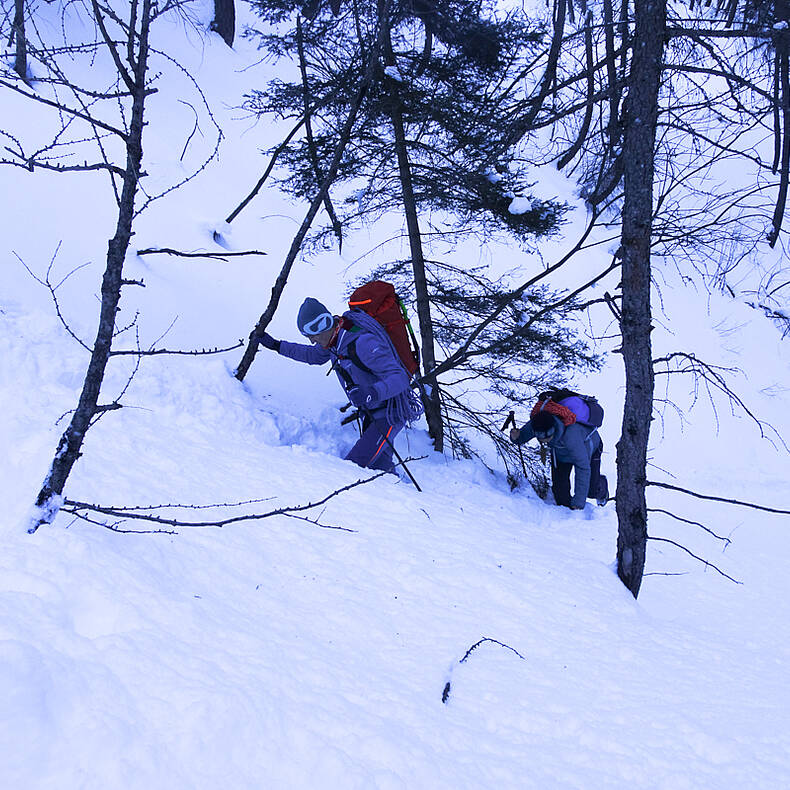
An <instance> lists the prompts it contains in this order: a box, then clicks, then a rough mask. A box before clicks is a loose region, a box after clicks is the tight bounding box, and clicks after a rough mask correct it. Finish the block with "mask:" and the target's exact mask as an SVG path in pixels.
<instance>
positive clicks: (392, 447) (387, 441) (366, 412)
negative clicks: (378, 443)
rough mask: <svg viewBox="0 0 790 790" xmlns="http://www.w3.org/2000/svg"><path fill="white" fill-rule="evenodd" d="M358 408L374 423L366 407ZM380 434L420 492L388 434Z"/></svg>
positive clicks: (420, 490) (417, 484)
mask: <svg viewBox="0 0 790 790" xmlns="http://www.w3.org/2000/svg"><path fill="white" fill-rule="evenodd" d="M359 410H360V411H361V412H362V413H363V414H364V415H365V416H366V417H368V418H369V419H370V421H371V424H373V425H375V424H376V420H375V419H374V417H373V415H372V414H371V413H370V411H369V410H368V409H366V408H365V407H364V406H360V407H359ZM381 435H382V437H383V438H384V441H385V442H386V443H387V444H388V445H389V448H390V450H392V454H393V455H394V456H395V457H396V458H397V459H398V463H399V464H400V465H401V466H402V467H403V468H404V470H405V471H406V474H407V475H408V476H409V480H411V481H412V483H414V487H415V488H416V489H417V490H418V491H419V492H420V493H422V489H421V488H420V486H419V483H417V481H416V480H415V479H414V475H413V474H412V473H411V472H410V471H409V467H408V466H406V462H405V461H404V460H403V459H402V458H401V457H400V453H399V452H398V451H397V450H396V449H395V445H394V444H393V443H392V442H391V441H390V438H389V436H386V435H385V434H383V433H382V434H381Z"/></svg>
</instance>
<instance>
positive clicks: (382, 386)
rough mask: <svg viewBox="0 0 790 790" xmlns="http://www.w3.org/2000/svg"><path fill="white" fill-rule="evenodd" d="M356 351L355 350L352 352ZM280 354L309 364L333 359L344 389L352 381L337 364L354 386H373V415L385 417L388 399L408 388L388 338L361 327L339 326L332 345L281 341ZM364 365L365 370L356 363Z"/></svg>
mask: <svg viewBox="0 0 790 790" xmlns="http://www.w3.org/2000/svg"><path fill="white" fill-rule="evenodd" d="M354 352H356V353H354ZM280 354H282V355H283V356H284V357H288V358H289V359H294V360H296V361H297V362H306V363H307V364H308V365H324V364H325V363H327V362H332V363H333V365H334V366H335V372H336V373H337V377H338V379H339V381H340V384H341V386H342V387H343V389H344V390H345V391H346V392H348V391H349V389H351V385H349V383H348V382H347V381H346V378H345V376H344V375H343V373H341V372H340V370H338V368H340V369H341V370H342V371H344V372H345V374H346V376H348V377H349V379H350V380H351V382H352V383H353V385H354V386H357V387H361V388H373V390H374V391H375V392H376V394H377V395H378V399H377V400H374V401H373V403H372V408H371V410H370V411H371V414H372V416H373V417H375V418H383V417H386V413H387V401H388V400H389V399H390V398H394V397H395V396H397V395H400V394H401V393H402V392H405V391H407V390H409V376H408V374H407V373H406V370H405V369H404V367H403V365H402V364H401V361H400V360H399V359H398V357H397V356H396V352H395V350H394V349H393V348H392V345H391V344H390V343H389V342H386V343H385V341H384V340H383V339H381V338H379V337H377V336H376V335H374V334H373V333H372V332H366V331H363V330H361V329H360V328H359V327H358V326H353V327H352V328H351V329H342V328H341V330H340V332H339V333H338V336H337V341H336V342H335V344H334V345H333V346H332V348H330V349H327V348H321V346H319V345H313V344H310V345H307V344H305V343H289V342H288V341H287V340H282V341H281V342H280ZM355 357H356V360H358V361H359V362H361V363H362V365H364V367H365V368H367V370H365V369H363V368H362V367H360V366H359V365H358V364H356V361H355Z"/></svg>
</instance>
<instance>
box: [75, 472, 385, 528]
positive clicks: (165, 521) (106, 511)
mask: <svg viewBox="0 0 790 790" xmlns="http://www.w3.org/2000/svg"><path fill="white" fill-rule="evenodd" d="M385 474H387V472H379V473H378V474H375V475H373V476H371V477H367V478H361V479H359V480H356V481H355V482H353V483H349V484H348V485H346V486H343V487H342V488H338V489H336V490H335V491H332V492H331V493H330V494H327V495H326V496H325V497H323V498H321V499H319V500H318V501H317V502H308V503H307V504H306V505H290V506H287V507H281V508H276V509H275V510H270V511H268V512H266V513H250V514H246V515H242V516H231V517H230V518H225V519H219V520H217V521H181V520H179V519H175V518H164V517H162V516H154V515H151V514H150V513H141V512H133V511H130V510H129V509H126V508H117V507H113V506H110V505H95V504H92V503H90V502H76V501H74V500H71V499H66V500H65V501H64V502H63V506H62V507H61V510H64V511H65V512H67V513H72V514H73V515H75V516H80V513H81V511H89V512H92V513H101V514H102V515H105V516H113V517H115V518H120V519H133V520H139V521H150V522H152V523H154V524H161V525H162V526H167V527H180V528H196V527H220V528H221V527H225V526H227V525H229V524H238V523H240V522H243V521H260V520H262V519H265V518H271V517H272V516H293V515H294V514H297V513H302V512H304V511H307V510H312V509H314V508H317V507H320V506H321V505H323V504H325V503H326V502H328V501H329V500H330V499H334V498H335V497H337V496H339V495H340V494H342V493H344V492H346V491H350V490H351V489H352V488H356V487H357V486H361V485H365V484H366V483H371V482H372V481H373V480H376V479H377V478H379V477H382V475H385ZM321 526H323V525H321ZM324 528H326V529H338V530H342V531H344V532H356V530H353V529H349V528H348V527H324Z"/></svg>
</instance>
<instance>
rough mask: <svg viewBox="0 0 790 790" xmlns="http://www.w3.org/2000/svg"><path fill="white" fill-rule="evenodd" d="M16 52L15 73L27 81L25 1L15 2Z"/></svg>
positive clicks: (15, 0) (13, 27) (14, 32)
mask: <svg viewBox="0 0 790 790" xmlns="http://www.w3.org/2000/svg"><path fill="white" fill-rule="evenodd" d="M11 29H12V31H13V36H14V43H15V45H16V51H15V55H14V71H15V72H16V73H17V74H18V75H19V76H20V77H21V78H22V79H23V80H24V81H25V82H27V81H28V78H27V39H26V38H25V0H14V23H13V26H12V28H11Z"/></svg>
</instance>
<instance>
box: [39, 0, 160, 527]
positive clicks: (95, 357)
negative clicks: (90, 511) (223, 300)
mask: <svg viewBox="0 0 790 790" xmlns="http://www.w3.org/2000/svg"><path fill="white" fill-rule="evenodd" d="M150 18H151V0H143V11H142V18H141V24H140V32H139V39H138V41H139V43H138V52H137V58H136V61H135V63H134V64H130V65H133V67H134V92H133V100H132V112H131V119H130V124H129V133H128V136H127V138H126V171H125V174H124V178H123V187H122V191H121V198H120V202H119V210H118V222H117V225H116V229H115V235H114V236H113V237H112V238H111V239H110V241H109V244H108V246H107V265H106V267H105V270H104V277H103V279H102V286H101V309H100V313H99V328H98V331H97V334H96V340H95V342H94V344H93V351H92V352H91V358H90V362H89V363H88V370H87V372H86V374H85V380H84V382H83V385H82V393H81V394H80V399H79V403H78V404H77V408H76V410H75V412H74V415H73V416H72V418H71V422H70V423H69V426H68V428H66V430H65V432H64V433H63V436H61V438H60V442H59V444H58V448H57V450H56V452H55V458H54V460H53V462H52V466H51V467H50V470H49V473H48V474H47V477H46V479H45V480H44V484H43V485H42V487H41V491H39V494H38V497H37V498H36V505H37V506H38V508H40V510H39V513H38V521H37V523H35V524H34V525H32V526H31V529H30V531H31V532H34V531H35V530H36V529H38V527H40V526H41V525H42V524H48V523H51V522H52V521H53V519H54V518H55V516H56V515H57V513H58V510H59V508H60V497H61V495H62V493H63V488H64V486H65V484H66V480H67V479H68V476H69V474H70V473H71V470H72V468H73V466H74V464H75V463H76V461H77V459H78V458H79V457H80V455H81V454H82V453H81V450H82V443H83V441H84V440H85V434H86V433H87V431H88V429H89V428H90V426H91V421H92V420H93V418H94V417H95V416H96V414H97V413H98V411H99V406H98V401H99V394H100V392H101V386H102V382H103V380H104V374H105V371H106V368H107V363H108V361H109V359H110V351H111V346H112V339H113V333H114V331H115V317H116V314H117V312H118V303H119V301H120V298H121V287H122V285H123V264H124V259H125V257H126V251H127V249H128V247H129V240H130V238H131V235H132V220H133V217H134V200H135V195H136V193H137V184H138V178H139V173H140V163H141V161H142V158H143V148H142V139H143V110H144V107H145V97H146V91H145V74H146V69H147V66H148V34H149V24H150ZM131 35H135V31H134V30H133V31H132V33H131Z"/></svg>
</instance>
